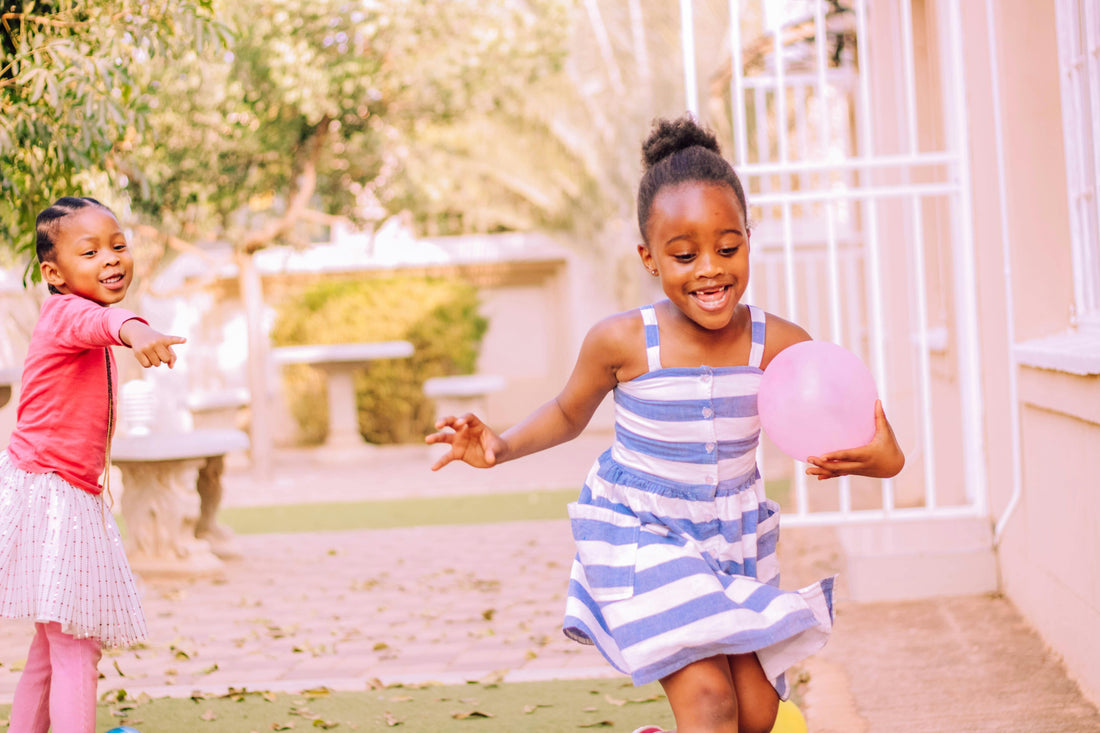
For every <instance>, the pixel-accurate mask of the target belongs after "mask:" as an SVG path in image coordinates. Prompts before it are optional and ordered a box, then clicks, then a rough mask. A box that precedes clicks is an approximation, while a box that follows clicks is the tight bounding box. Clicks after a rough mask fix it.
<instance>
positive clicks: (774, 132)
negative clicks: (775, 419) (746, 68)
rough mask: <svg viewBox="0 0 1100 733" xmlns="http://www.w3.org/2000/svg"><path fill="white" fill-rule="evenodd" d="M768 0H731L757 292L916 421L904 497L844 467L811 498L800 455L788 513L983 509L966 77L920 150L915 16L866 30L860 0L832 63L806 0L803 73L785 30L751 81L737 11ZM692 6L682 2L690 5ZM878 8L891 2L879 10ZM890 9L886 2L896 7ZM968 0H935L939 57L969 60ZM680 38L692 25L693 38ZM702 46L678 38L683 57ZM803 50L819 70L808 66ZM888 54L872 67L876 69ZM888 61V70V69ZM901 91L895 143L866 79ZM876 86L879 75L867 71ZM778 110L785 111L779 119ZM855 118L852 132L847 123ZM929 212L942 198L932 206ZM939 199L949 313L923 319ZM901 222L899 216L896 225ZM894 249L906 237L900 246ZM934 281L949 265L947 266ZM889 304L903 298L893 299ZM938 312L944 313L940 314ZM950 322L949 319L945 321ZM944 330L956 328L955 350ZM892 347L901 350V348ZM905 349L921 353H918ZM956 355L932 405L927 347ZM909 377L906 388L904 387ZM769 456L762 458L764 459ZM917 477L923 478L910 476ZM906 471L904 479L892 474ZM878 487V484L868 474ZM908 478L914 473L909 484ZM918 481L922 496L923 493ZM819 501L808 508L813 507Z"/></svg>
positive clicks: (947, 91) (818, 15)
mask: <svg viewBox="0 0 1100 733" xmlns="http://www.w3.org/2000/svg"><path fill="white" fill-rule="evenodd" d="M764 1H765V0H729V17H730V18H731V19H732V20H731V32H730V41H731V44H730V46H731V47H730V61H731V64H732V67H733V73H732V78H731V82H730V94H731V98H732V100H733V104H732V110H731V113H732V114H731V116H732V123H733V124H732V129H733V132H734V137H735V139H734V141H733V144H734V148H733V149H734V151H735V164H736V166H737V169H738V172H739V174H740V175H741V177H742V180H743V182H744V185H745V189H746V195H747V196H748V198H749V204H750V209H752V211H750V213H749V215H750V221H751V222H752V223H753V226H754V230H753V279H752V285H751V293H750V294H749V296H748V297H749V298H751V299H752V300H753V301H754V302H756V303H758V304H759V305H761V306H763V307H764V308H766V309H767V310H769V311H772V312H775V313H777V314H778V315H781V316H783V317H785V318H789V319H791V320H793V321H795V322H798V323H801V324H802V325H805V326H807V327H808V328H809V330H810V331H811V333H813V334H814V335H815V336H816V337H818V338H826V339H828V340H831V341H834V342H836V343H840V344H843V345H844V346H846V347H848V348H849V349H850V350H852V351H854V352H855V353H857V354H859V355H860V356H861V357H863V358H864V360H865V361H867V362H868V364H869V366H870V367H871V370H872V372H873V373H874V375H875V379H876V382H877V384H878V387H879V392H880V394H881V395H882V398H883V403H884V404H885V405H886V407H887V409H888V411H890V408H891V402H892V401H893V400H900V399H911V400H912V402H911V403H910V404H908V405H907V406H908V408H909V412H910V413H911V414H912V415H913V416H914V418H913V422H914V426H913V429H911V430H908V431H907V432H908V433H911V434H912V435H911V437H910V441H911V444H909V445H906V446H904V447H905V448H906V452H907V455H908V458H909V466H910V468H909V469H908V470H907V472H906V480H907V482H908V483H907V484H906V486H905V490H906V494H905V496H904V497H902V503H901V504H900V505H899V503H898V496H897V493H896V491H895V488H896V487H895V480H884V481H879V482H877V495H878V498H877V500H876V501H875V502H874V504H875V505H873V506H868V505H867V501H866V494H867V491H866V489H867V484H868V482H871V480H869V479H852V480H850V479H848V478H842V479H840V480H839V481H838V482H836V487H837V488H836V492H837V494H836V497H835V500H831V506H825V507H822V506H820V505H821V503H822V502H821V501H820V500H819V498H818V497H819V496H820V493H819V490H818V489H815V490H814V498H815V502H811V500H810V492H809V490H808V486H807V479H806V476H805V475H804V470H803V469H804V466H803V465H801V464H795V465H794V466H793V467H792V468H791V471H790V475H791V478H792V484H793V494H794V510H793V511H788V512H787V513H786V514H785V521H787V522H788V523H789V524H792V525H797V524H836V523H848V522H865V521H874V520H880V519H906V518H910V517H929V516H937V517H947V516H951V517H954V516H980V515H982V514H984V513H985V512H986V485H985V466H984V461H983V456H982V453H983V444H982V441H983V437H982V424H981V420H982V404H981V390H980V379H979V375H980V363H979V359H978V351H977V348H976V344H977V317H976V313H977V303H976V296H975V292H974V290H975V289H974V287H973V283H974V251H973V227H972V222H971V220H970V216H971V210H970V171H969V164H968V156H967V155H965V154H963V153H964V151H965V150H966V149H967V148H966V146H967V140H966V117H965V109H966V107H965V89H964V88H963V86H962V83H961V80H956V79H954V78H953V77H957V76H958V75H957V74H954V75H952V74H947V73H945V74H944V75H943V78H941V79H939V80H938V81H939V84H940V87H941V89H942V91H943V97H942V108H943V110H944V116H943V120H942V121H941V123H940V124H942V127H943V131H944V133H945V134H944V136H943V137H944V138H945V139H946V145H945V147H944V149H942V150H922V149H921V146H920V139H921V137H920V134H919V133H920V131H919V129H918V114H917V112H918V102H917V88H916V81H915V80H916V72H915V68H914V67H915V63H914V42H913V22H912V17H911V9H910V7H909V3H908V2H899V3H896V4H887V5H883V6H880V5H876V6H875V7H876V13H879V15H878V16H877V17H876V25H875V28H876V30H877V31H881V30H882V29H883V28H884V27H885V26H884V23H883V17H882V16H884V15H887V14H888V12H887V11H889V12H892V13H893V15H892V16H891V20H890V23H891V25H890V27H891V29H892V32H893V33H895V34H896V36H897V37H895V38H884V37H881V36H872V34H871V31H870V24H869V18H868V13H867V2H866V0H854V2H853V3H852V4H851V5H852V9H853V11H854V28H852V29H850V30H849V32H854V34H855V36H856V38H857V46H858V49H859V61H858V63H857V62H855V61H850V62H848V63H844V61H843V59H842V61H841V64H840V66H839V67H835V66H834V67H830V66H829V63H828V60H827V55H826V50H827V48H826V46H827V43H828V40H829V32H828V31H827V26H828V23H827V20H828V19H827V18H826V13H827V11H828V10H829V7H830V6H829V4H828V3H826V2H825V0H817V2H813V3H811V5H812V16H811V17H809V18H804V19H799V20H798V21H797V22H800V23H807V24H809V23H812V32H809V33H806V34H803V35H802V37H803V38H805V39H807V40H805V41H804V43H806V44H812V49H810V50H811V51H812V52H809V53H807V54H806V55H804V56H803V57H802V59H803V63H802V64H800V67H799V68H797V69H788V68H786V61H785V59H786V54H785V51H786V50H787V49H785V48H784V47H783V45H782V43H783V41H782V38H781V35H782V33H781V32H780V31H781V30H782V29H777V30H776V31H775V32H774V33H773V38H772V39H771V58H770V59H769V63H766V64H765V65H764V66H765V70H764V71H762V72H760V73H757V74H754V75H752V76H745V74H744V73H743V69H742V62H741V60H742V57H743V45H742V44H743V39H742V34H743V29H742V28H741V27H740V24H739V22H738V19H739V18H741V6H742V5H743V4H744V3H747V2H764ZM690 5H691V3H690V0H682V2H681V11H682V17H683V20H684V22H685V24H689V23H691V22H692V19H691V10H690ZM685 6H686V8H685ZM880 8H882V9H883V12H880ZM891 9H892V10H891ZM960 27H961V24H960V22H959V0H948V1H947V2H946V3H944V4H943V5H942V10H941V15H940V17H939V23H938V26H937V27H936V29H935V32H937V33H938V34H939V36H940V37H941V38H942V39H943V42H942V43H939V44H937V45H938V47H939V48H941V49H942V53H943V54H944V58H943V59H941V63H940V65H939V68H941V69H947V70H952V69H957V68H959V67H960V66H961V58H962V39H961V37H960ZM682 38H683V41H684V43H689V42H690V36H689V34H687V33H684V35H683V36H682ZM872 43H873V44H876V45H877V44H880V43H881V44H883V48H884V49H886V48H887V47H888V46H887V44H891V46H890V47H892V48H895V49H897V53H896V54H895V55H894V57H892V58H889V59H887V61H885V62H884V61H883V59H884V58H886V57H887V54H883V55H882V56H875V54H874V53H873V50H872V49H871V45H872ZM689 57H690V58H692V59H694V50H693V49H685V51H684V58H685V64H686V63H687V61H686V60H687V59H688V58H689ZM806 59H811V60H812V65H813V68H812V69H811V70H809V71H807V68H806ZM874 63H880V64H881V66H880V67H879V68H873V67H872V64H874ZM890 64H893V65H890ZM690 74H691V76H690V78H689V77H688V76H687V71H685V84H686V85H687V89H688V105H687V106H688V108H689V109H691V110H696V109H698V108H699V105H698V101H697V100H695V99H694V95H695V84H694V74H695V70H694V67H692V69H691V70H690ZM884 74H888V75H890V84H891V85H893V88H895V89H900V90H901V93H900V95H899V100H900V104H897V105H896V106H897V107H898V108H899V115H898V120H897V121H898V125H899V127H898V128H897V130H896V132H897V135H896V137H897V139H898V142H896V143H895V145H894V148H893V149H890V150H889V151H886V150H883V151H880V150H879V149H878V147H877V146H876V129H877V128H876V126H875V125H876V124H877V125H879V126H880V127H881V126H882V125H883V124H884V123H883V122H882V120H881V119H878V120H873V119H872V114H871V112H872V109H873V100H872V89H874V88H881V83H882V76H883V75H884ZM876 79H877V80H878V82H879V84H873V83H872V82H873V81H874V80H876ZM776 121H782V122H781V124H777V122H776ZM853 128H854V129H853ZM883 207H889V216H890V218H889V220H888V221H889V222H890V226H891V230H890V232H889V238H888V239H887V238H886V236H884V233H883V232H882V231H881V222H882V221H883V219H882V215H883V213H882V212H883V211H885V210H886V209H884V208H883ZM930 207H935V209H933V208H930ZM940 209H943V210H946V211H949V212H950V217H949V220H948V221H949V224H948V228H949V232H950V234H949V236H950V238H951V243H952V244H951V246H950V247H949V248H946V251H947V252H950V256H951V258H952V259H951V262H950V265H951V266H950V273H949V278H950V282H949V283H948V284H947V285H945V286H944V287H945V289H946V290H947V291H949V292H950V294H951V298H950V300H951V304H952V309H951V310H950V312H948V313H947V314H946V318H948V322H947V323H942V322H941V323H935V324H933V323H932V318H931V317H930V304H929V302H928V292H929V273H928V269H929V265H928V262H927V254H926V252H925V248H924V246H923V243H924V241H925V237H926V236H927V235H926V230H925V227H926V217H927V216H928V215H929V213H930V212H932V211H938V210H940ZM899 221H900V222H902V223H903V226H901V227H900V228H899V227H898V222H899ZM886 247H890V248H891V249H890V250H889V254H890V256H891V257H890V259H891V261H892V262H893V264H891V265H890V266H891V270H890V276H891V277H892V278H894V277H896V275H897V273H898V270H899V268H898V266H897V264H896V262H897V261H898V258H899V256H901V257H902V259H903V260H904V261H905V262H906V267H905V268H904V269H905V270H906V271H907V274H906V278H907V282H905V283H904V285H905V287H906V289H907V296H908V301H907V305H906V306H905V307H906V308H907V310H908V314H907V316H905V318H906V319H907V328H908V329H909V330H910V331H911V338H909V337H906V338H896V337H894V338H889V337H888V334H887V320H888V318H889V319H891V323H894V324H896V322H897V315H896V314H895V313H894V312H893V311H891V312H890V313H889V314H888V313H887V312H885V310H884V309H885V305H884V295H885V294H886V293H887V292H889V293H890V294H891V295H896V294H897V293H898V292H900V291H898V290H897V288H898V287H899V286H900V283H897V282H895V281H894V280H891V281H890V282H889V283H886V282H884V277H886V274H887V273H886V271H885V269H884V267H885V265H884V260H885V259H887V258H886V257H885V254H886V253H887V250H885V249H884V248H886ZM898 247H903V248H904V250H905V251H904V252H903V253H901V252H900V250H899V249H897V248H898ZM939 274H940V275H941V276H942V275H943V273H942V272H940V273H939ZM895 301H896V298H895ZM943 317H944V316H943V315H941V319H942V318H943ZM947 325H950V326H951V328H950V329H948V328H945V326H947ZM942 333H952V334H953V335H954V337H955V338H954V340H953V341H952V342H951V343H950V344H949V345H948V344H945V343H943V339H942V338H937V336H939V335H940V334H942ZM899 349H906V350H907V351H906V352H905V353H904V354H902V353H900V352H899V351H897V350H899ZM908 350H915V353H910V352H909V351H908ZM949 351H950V352H951V353H952V354H953V355H954V357H955V362H954V366H953V368H954V369H955V370H956V374H957V389H958V395H957V397H958V399H959V402H960V403H961V407H960V408H959V413H958V415H957V417H956V416H950V415H944V416H942V417H941V416H938V415H937V414H935V413H934V412H933V392H934V391H935V389H936V387H934V385H933V365H932V354H933V353H936V354H937V355H938V356H942V357H943V358H947V356H948V352H949ZM890 363H893V364H895V365H896V364H899V363H905V364H907V365H908V364H911V369H912V372H913V373H912V375H907V374H898V373H895V374H891V373H890V371H889V369H888V368H887V365H888V364H890ZM901 383H904V385H905V389H904V390H902V389H901V387H900V386H899V387H898V388H897V389H895V384H901ZM937 420H954V422H955V423H956V424H959V425H961V426H962V431H961V432H962V444H963V449H962V462H963V464H964V473H965V486H964V491H963V494H964V495H963V496H962V498H961V500H960V499H959V498H958V497H953V498H952V499H951V500H948V499H946V498H945V496H944V495H943V492H942V491H941V490H940V489H941V487H940V486H939V485H938V483H937V478H938V476H937V453H938V451H937V450H936V448H937V434H938V431H937ZM761 458H762V460H763V459H764V458H765V457H764V456H763V455H762V456H761ZM914 477H916V479H917V480H916V481H914ZM899 479H900V477H899ZM857 481H858V482H860V483H859V486H858V489H859V492H860V494H859V497H860V502H859V506H856V503H855V502H854V501H853V491H854V485H855V482H857ZM871 483H872V485H873V484H874V483H875V482H871ZM910 484H915V488H914V487H913V486H911V485H910ZM914 491H915V496H916V498H915V499H914ZM811 504H813V506H812V505H811Z"/></svg>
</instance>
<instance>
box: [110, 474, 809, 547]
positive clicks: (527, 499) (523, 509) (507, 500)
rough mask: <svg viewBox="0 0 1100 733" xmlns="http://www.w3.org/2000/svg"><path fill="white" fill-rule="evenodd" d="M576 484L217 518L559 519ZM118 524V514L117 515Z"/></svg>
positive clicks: (267, 527) (360, 521) (779, 486)
mask: <svg viewBox="0 0 1100 733" xmlns="http://www.w3.org/2000/svg"><path fill="white" fill-rule="evenodd" d="M789 491H790V490H789V482H788V481H786V480H782V481H769V482H767V492H768V496H770V497H771V498H773V499H775V500H776V501H778V502H779V503H780V504H783V505H786V501H787V495H788V494H789ZM577 493H578V492H577V490H576V489H557V490H552V491H530V492H522V493H515V492H513V493H505V494H481V495H472V496H453V497H451V496H448V497H430V498H421V499H392V500H385V501H358V502H339V503H319V504H288V505H284V506H257V507H227V508H225V509H222V510H221V511H220V512H219V513H218V517H219V519H220V520H221V521H222V522H223V523H225V524H226V525H228V526H229V527H231V528H232V529H233V530H234V531H236V532H238V533H240V534H262V533H265V532H325V531H331V530H341V529H388V528H392V527H418V526H427V525H437V524H482V523H492V522H511V521H520V520H528V519H565V518H566V517H567V515H566V511H565V505H566V504H568V503H569V502H571V501H573V500H575V499H576V498H577ZM120 524H121V518H120Z"/></svg>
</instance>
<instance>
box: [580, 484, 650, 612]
mask: <svg viewBox="0 0 1100 733" xmlns="http://www.w3.org/2000/svg"><path fill="white" fill-rule="evenodd" d="M568 509H569V520H570V525H571V526H572V528H573V539H574V540H575V541H576V543H577V557H578V558H580V562H581V565H582V566H583V567H584V574H585V578H586V579H587V581H588V592H589V593H590V594H591V595H592V598H593V600H595V601H597V602H598V603H605V602H609V601H621V600H624V599H626V598H630V597H631V596H632V595H634V564H635V561H636V560H637V556H638V532H639V531H640V529H641V523H640V522H639V521H638V518H637V517H636V516H634V515H633V514H620V513H619V512H616V511H612V510H611V509H606V508H604V507H599V506H594V505H592V504H580V503H578V502H572V503H571V504H569V506H568Z"/></svg>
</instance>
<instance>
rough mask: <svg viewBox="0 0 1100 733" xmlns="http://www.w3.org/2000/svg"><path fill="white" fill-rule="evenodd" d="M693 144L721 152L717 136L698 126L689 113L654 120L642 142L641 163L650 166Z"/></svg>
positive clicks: (719, 153) (693, 145)
mask: <svg viewBox="0 0 1100 733" xmlns="http://www.w3.org/2000/svg"><path fill="white" fill-rule="evenodd" d="M695 146H700V147H704V148H706V149H707V150H711V151H713V152H715V153H717V154H718V155H721V154H722V150H721V149H720V148H719V146H718V138H716V137H715V136H714V133H712V132H711V131H710V130H707V129H705V128H703V127H702V126H700V125H699V123H698V122H696V121H695V119H694V118H692V116H691V115H690V114H685V115H683V116H682V117H679V118H677V119H675V120H669V119H657V120H654V122H653V129H652V130H650V132H649V137H647V138H646V140H645V142H643V143H642V164H643V165H644V166H645V167H646V168H652V167H653V166H654V165H656V164H657V163H659V162H660V161H662V160H664V159H665V158H667V157H668V156H670V155H672V154H673V153H678V152H680V151H681V150H685V149H687V148H691V147H695Z"/></svg>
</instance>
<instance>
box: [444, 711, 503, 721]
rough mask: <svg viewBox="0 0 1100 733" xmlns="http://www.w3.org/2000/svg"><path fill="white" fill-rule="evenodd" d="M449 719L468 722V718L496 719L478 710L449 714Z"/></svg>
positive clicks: (490, 714)
mask: <svg viewBox="0 0 1100 733" xmlns="http://www.w3.org/2000/svg"><path fill="white" fill-rule="evenodd" d="M451 717H452V718H454V719H455V720H469V719H470V718H493V717H496V716H494V715H493V714H492V713H485V712H482V711H480V710H471V711H470V712H468V713H466V712H455V713H451Z"/></svg>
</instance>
